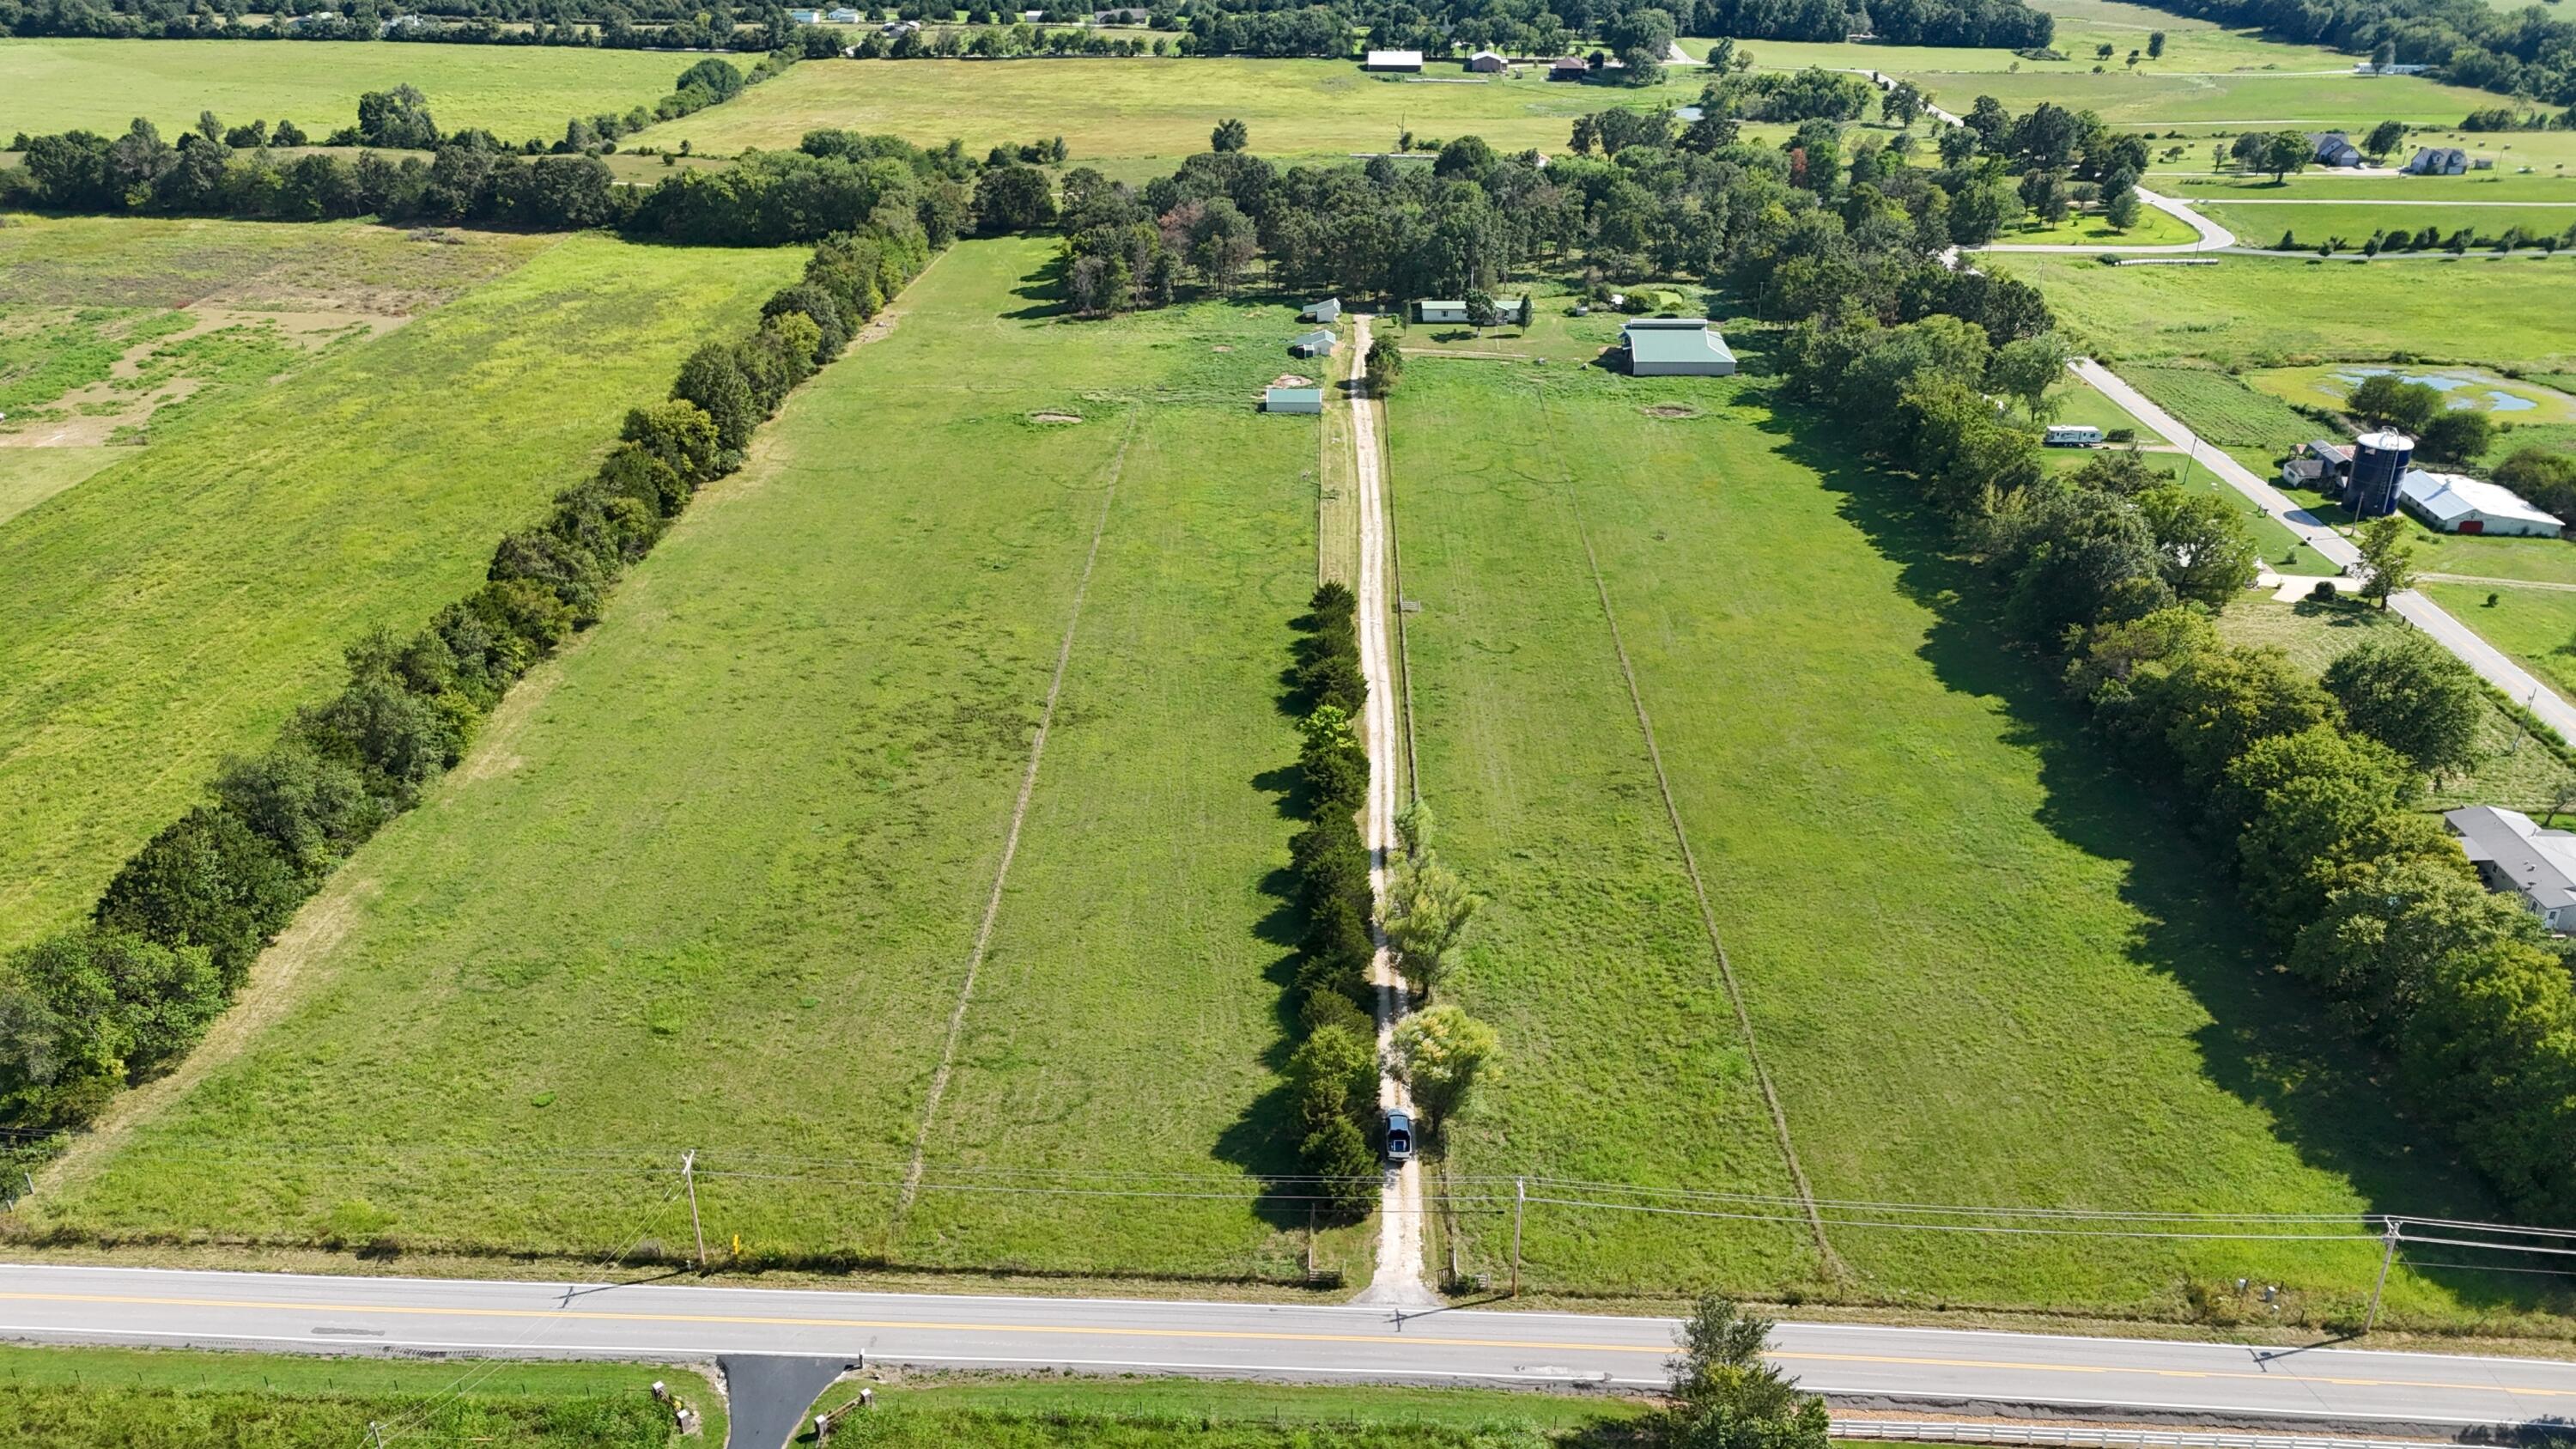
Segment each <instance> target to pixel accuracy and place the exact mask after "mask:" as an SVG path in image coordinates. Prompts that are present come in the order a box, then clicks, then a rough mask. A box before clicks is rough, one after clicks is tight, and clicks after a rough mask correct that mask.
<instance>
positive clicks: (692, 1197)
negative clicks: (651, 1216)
mask: <svg viewBox="0 0 2576 1449" xmlns="http://www.w3.org/2000/svg"><path fill="white" fill-rule="evenodd" d="M697 1166H698V1149H696V1148H694V1147H692V1148H690V1149H689V1150H688V1151H686V1152H683V1153H681V1154H680V1181H681V1182H683V1183H685V1184H687V1185H688V1189H689V1231H690V1233H691V1234H693V1235H695V1236H696V1238H697V1240H698V1271H699V1272H701V1273H703V1272H705V1271H706V1270H707V1230H706V1229H705V1228H704V1227H702V1226H700V1225H699V1223H698V1175H697Z"/></svg>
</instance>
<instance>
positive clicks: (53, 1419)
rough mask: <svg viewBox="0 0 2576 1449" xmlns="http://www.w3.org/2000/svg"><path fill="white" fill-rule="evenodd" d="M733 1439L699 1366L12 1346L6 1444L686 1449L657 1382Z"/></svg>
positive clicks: (712, 1436) (707, 1433) (30, 1447)
mask: <svg viewBox="0 0 2576 1449" xmlns="http://www.w3.org/2000/svg"><path fill="white" fill-rule="evenodd" d="M657 1379H658V1380H660V1381H662V1382H664V1383H667V1384H668V1385H670V1387H671V1390H672V1392H674V1393H676V1394H678V1395H679V1396H680V1397H681V1398H682V1399H685V1400H687V1401H688V1402H689V1403H690V1404H692V1405H694V1406H696V1407H697V1408H698V1409H699V1411H700V1412H701V1414H702V1415H703V1416H704V1420H705V1423H704V1427H703V1429H702V1430H701V1433H702V1435H703V1438H702V1439H701V1440H693V1441H688V1442H703V1443H706V1444H710V1445H720V1444H722V1443H724V1437H725V1409H724V1401H723V1399H722V1398H721V1397H719V1396H718V1395H717V1394H716V1392H715V1389H714V1387H713V1386H712V1385H710V1384H709V1383H708V1382H707V1381H706V1379H705V1378H703V1377H701V1376H700V1375H699V1374H697V1373H696V1372H694V1371H692V1370H689V1369H684V1368H673V1367H666V1366H663V1365H659V1364H621V1363H511V1362H508V1361H505V1360H504V1361H493V1362H466V1363H420V1362H413V1361H405V1360H397V1359H383V1358H325V1357H321V1356H318V1355H301V1354H254V1353H210V1352H194V1351H187V1350H179V1349H120V1348H23V1347H9V1348H0V1446H7V1449H18V1446H26V1449H36V1446H43V1449H111V1446H114V1449H125V1446H132V1445H141V1444H235V1443H238V1444H258V1445H261V1446H263V1449H344V1446H347V1445H351V1444H364V1443H366V1442H368V1426H369V1425H370V1424H371V1423H373V1424H381V1425H383V1426H384V1429H385V1439H386V1442H388V1443H392V1442H397V1441H399V1440H402V1439H421V1440H430V1441H435V1442H444V1443H469V1444H470V1443H490V1444H510V1445H521V1446H526V1449H658V1446H661V1445H665V1444H676V1443H680V1442H682V1441H681V1439H680V1437H679V1436H678V1435H677V1434H676V1433H674V1432H673V1431H672V1428H671V1421H670V1417H669V1414H668V1412H667V1411H666V1410H664V1409H663V1408H662V1407H661V1406H660V1405H658V1404H656V1403H655V1402H654V1401H653V1396H652V1385H653V1383H654V1381H655V1380H657Z"/></svg>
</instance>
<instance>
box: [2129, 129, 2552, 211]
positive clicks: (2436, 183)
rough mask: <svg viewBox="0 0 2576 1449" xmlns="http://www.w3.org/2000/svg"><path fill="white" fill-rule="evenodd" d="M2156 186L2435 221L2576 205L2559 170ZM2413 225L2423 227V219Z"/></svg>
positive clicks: (2222, 179)
mask: <svg viewBox="0 0 2576 1449" xmlns="http://www.w3.org/2000/svg"><path fill="white" fill-rule="evenodd" d="M2425 144H2427V145H2431V144H2436V143H2434V142H2426V143H2425ZM2197 150H2198V158H2197V159H2206V158H2207V156H2208V154H2209V151H2208V148H2207V147H2206V146H2200V147H2197ZM2413 154H2414V153H2413V151H2412V150H2410V149H2407V148H2406V147H2400V148H2399V150H2398V151H2397V152H2396V153H2394V154H2392V155H2391V157H2390V161H2391V164H2403V163H2404V161H2405V159H2406V157H2408V156H2410V155H2413ZM2194 159H2195V158H2193V157H2191V156H2188V155H2187V156H2186V157H2185V159H2184V161H2183V163H2182V164H2183V165H2186V166H2187V165H2190V164H2193V161H2194ZM2154 186H2155V189H2157V190H2159V191H2162V192H2165V193H2166V194H2168V195H2178V196H2185V197H2189V198H2191V199H2192V200H2195V201H2203V200H2205V201H2212V202H2229V201H2232V202H2240V203H2242V202H2257V203H2259V202H2266V201H2284V200H2287V201H2303V202H2304V201H2354V202H2392V201H2393V202H2399V203H2403V204H2402V205H2400V206H2396V207H2391V208H2389V210H2390V212H2391V213H2392V214H2394V215H2401V216H2411V215H2413V214H2414V213H2415V212H2417V211H2426V212H2430V213H2432V215H2433V217H2434V218H2436V219H2438V218H2439V217H2440V216H2441V215H2443V214H2444V212H2445V211H2446V210H2447V209H2449V208H2452V207H2476V206H2482V205H2493V204H2494V203H2497V202H2502V201H2513V202H2523V201H2548V202H2563V203H2566V204H2568V205H2576V177H2571V176H2568V175H2565V174H2563V173H2560V172H2535V173H2533V174H2531V175H2529V176H2522V175H2514V174H2509V173H2506V172H2501V171H2478V172H2472V173H2470V174H2468V175H2465V176H2394V177H2389V176H2351V175H2337V174H2335V173H2333V172H2330V171H2310V172H2303V173H2295V174H2293V175H2291V176H2289V177H2286V178H2284V179H2283V180H2282V181H2281V182H2280V183H2279V184H2278V185H2275V184H2274V183H2273V181H2272V178H2271V177H2270V176H2268V175H2257V176H2212V175H2198V176H2195V175H2185V174H2181V173H2180V172H2176V173H2172V174H2162V173H2160V174H2159V175H2158V177H2157V179H2156V181H2155V182H2154ZM2424 202H2439V203H2441V205H2440V206H2424V205H2421V203H2424ZM2413 224H2414V225H2416V226H2421V225H2423V223H2422V222H2420V221H2419V222H2415V223H2413Z"/></svg>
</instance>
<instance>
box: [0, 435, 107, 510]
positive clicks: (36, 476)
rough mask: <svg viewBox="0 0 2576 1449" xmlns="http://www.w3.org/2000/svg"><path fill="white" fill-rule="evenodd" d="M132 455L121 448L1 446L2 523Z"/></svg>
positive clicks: (0, 496)
mask: <svg viewBox="0 0 2576 1449" xmlns="http://www.w3.org/2000/svg"><path fill="white" fill-rule="evenodd" d="M132 456H133V454H131V453H129V452H127V451H126V450H124V449H122V448H109V447H84V448H0V523H7V522H8V521H9V520H10V519H12V518H15V517H17V516H18V515H19V514H21V513H24V512H26V511H27V510H28V509H30V508H33V507H35V506H36V505H37V504H39V503H42V502H44V501H45V500H46V499H48V498H51V497H53V496H54V495H55V494H57V493H60V492H62V491H63V490H64V489H66V488H69V487H71V486H72V485H73V484H75V483H78V482H79V481H81V480H82V479H84V478H87V477H89V476H90V475H91V474H93V473H96V472H97V471H98V470H100V469H101V468H105V467H107V466H108V465H110V464H112V463H115V462H116V461H118V460H119V459H121V458H130V457H132Z"/></svg>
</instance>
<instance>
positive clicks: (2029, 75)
mask: <svg viewBox="0 0 2576 1449" xmlns="http://www.w3.org/2000/svg"><path fill="white" fill-rule="evenodd" d="M2061 48H2063V47H2061ZM1756 53H1757V54H1758V53H1759V50H1758V48H1757V52H1756ZM2350 65H2351V62H2350V60H2349V59H2348V58H2347V59H2346V60H2345V62H2344V68H2343V70H2342V71H2340V72H2338V73H2334V74H2315V73H2312V72H2310V70H2309V68H2308V67H2305V66H2302V67H2301V68H2300V69H2299V70H2297V71H2237V72H2231V73H2224V74H2181V73H2177V72H2173V71H2164V70H2149V69H2148V68H2145V67H2142V68H2141V71H2140V73H2138V74H2134V75H2133V74H2127V73H2125V71H2126V68H2125V67H2123V66H2120V65H2118V64H2117V63H2114V64H2113V65H2112V67H2111V69H2110V70H2109V71H2106V72H2105V73H2103V74H2101V75H2094V74H2093V73H2092V69H2091V66H2090V65H2089V64H2088V65H2086V66H2085V67H2084V68H2082V69H2080V70H2078V69H2072V68H2069V69H2064V70H2053V71H2052V70H2044V69H2041V68H2037V67H2032V66H2025V67H2023V69H2022V70H2021V71H2020V72H2018V73H2015V74H1981V75H1976V76H1956V75H1953V76H1943V75H1941V74H1939V73H1938V72H1929V71H1927V72H1915V71H1909V70H1903V69H1897V68H1893V67H1890V68H1887V69H1888V73H1889V74H1892V75H1899V76H1904V77H1906V78H1908V79H1912V80H1916V81H1917V82H1918V83H1920V84H1923V85H1927V86H1930V87H1931V88H1933V89H1934V90H1936V91H1939V92H1940V93H1941V104H1942V106H1943V108H1944V109H1947V110H1951V111H1955V112H1958V113H1959V114H1961V115H1965V114H1966V113H1967V110H1968V106H1969V104H1970V103H1971V102H1973V101H1974V100H1975V98H1976V97H1978V96H1993V97H1994V98H1995V99H1996V100H1998V101H2001V102H2003V105H2004V108H2005V109H2006V110H2009V111H2012V112H2014V113H2015V114H2019V113H2020V112H2023V111H2027V110H2030V109H2031V108H2033V107H2035V106H2037V105H2038V104H2039V103H2040V102H2042V101H2054V102H2056V103H2057V104H2058V105H2061V106H2066V107H2069V108H2071V109H2077V110H2088V111H2094V112H2097V113H2099V114H2100V115H2101V117H2102V119H2103V120H2105V121H2108V122H2110V123H2111V124H2113V125H2115V126H2129V127H2147V128H2152V129H2156V130H2163V129H2166V128H2169V127H2171V128H2179V127H2201V128H2226V129H2231V130H2238V131H2244V130H2266V129H2277V128H2281V127H2287V126H2292V125H2305V126H2316V127H2326V126H2342V127H2351V126H2354V125H2360V126H2363V127H2365V128H2366V127H2368V126H2369V125H2371V124H2373V123H2375V122H2377V121H2381V120H2398V121H2406V122H2409V123H2415V124H2423V125H2446V126H2447V125H2454V124H2456V123H2457V122H2458V121H2459V119H2460V118H2461V117H2462V116H2465V115H2467V114H2468V113H2469V112H2471V111H2474V110H2479V109H2482V108H2485V107H2488V106H2492V105H2494V104H2495V103H2496V97H2495V96H2493V95H2491V94H2489V93H2487V92H2485V91H2475V90H2469V89H2467V88H2465V87H2462V86H2447V85H2441V84H2438V83H2436V82H2433V81H2429V80H2426V79H2424V78H2423V77H2421V76H2386V77H2377V76H2356V75H2353V74H2351V73H2350ZM2201 154H2203V155H2206V152H2205V151H2203V152H2202V153H2201ZM2148 183H2149V184H2150V185H2153V184H2154V176H2153V173H2150V174H2149V177H2148Z"/></svg>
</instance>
